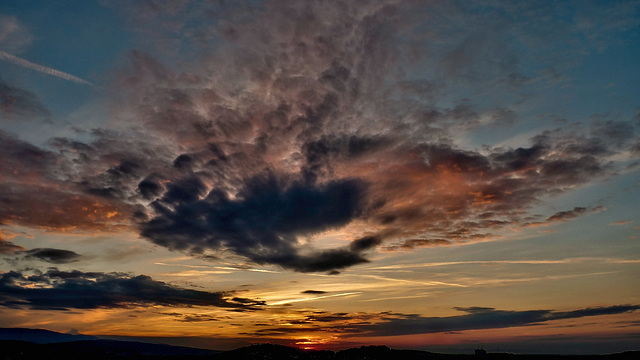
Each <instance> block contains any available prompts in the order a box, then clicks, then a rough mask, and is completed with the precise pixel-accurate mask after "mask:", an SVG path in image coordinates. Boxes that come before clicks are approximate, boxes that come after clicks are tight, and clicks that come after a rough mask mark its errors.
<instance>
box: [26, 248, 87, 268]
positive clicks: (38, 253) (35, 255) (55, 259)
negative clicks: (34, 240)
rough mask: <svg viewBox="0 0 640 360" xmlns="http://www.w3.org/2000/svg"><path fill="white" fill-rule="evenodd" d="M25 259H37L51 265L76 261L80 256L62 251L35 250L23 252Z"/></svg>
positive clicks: (49, 249)
mask: <svg viewBox="0 0 640 360" xmlns="http://www.w3.org/2000/svg"><path fill="white" fill-rule="evenodd" d="M24 257H25V258H27V259H38V260H41V261H46V262H48V263H52V264H68V263H72V262H75V261H78V260H79V259H80V258H81V257H82V255H80V254H78V253H76V252H74V251H70V250H62V249H51V248H36V249H31V250H27V251H25V252H24Z"/></svg>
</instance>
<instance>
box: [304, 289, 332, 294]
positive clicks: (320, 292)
mask: <svg viewBox="0 0 640 360" xmlns="http://www.w3.org/2000/svg"><path fill="white" fill-rule="evenodd" d="M326 293H327V292H326V291H322V290H305V291H303V292H302V293H301V294H311V295H322V294H326Z"/></svg>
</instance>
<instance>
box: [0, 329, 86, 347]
mask: <svg viewBox="0 0 640 360" xmlns="http://www.w3.org/2000/svg"><path fill="white" fill-rule="evenodd" d="M0 340H17V341H28V342H31V343H36V344H50V343H60V342H68V341H79V340H98V338H97V337H95V336H89V335H72V334H62V333H59V332H55V331H49V330H42V329H24V328H0Z"/></svg>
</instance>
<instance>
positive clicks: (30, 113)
mask: <svg viewBox="0 0 640 360" xmlns="http://www.w3.org/2000/svg"><path fill="white" fill-rule="evenodd" d="M0 114H2V118H3V119H6V120H30V119H33V118H43V117H45V118H46V117H48V116H49V115H50V114H49V111H48V110H47V108H46V107H45V106H44V105H43V104H42V103H41V102H40V99H38V97H37V96H36V95H35V94H33V93H32V92H29V91H27V90H23V89H20V88H18V87H15V86H12V85H10V84H8V83H7V82H5V81H4V80H3V79H2V77H0Z"/></svg>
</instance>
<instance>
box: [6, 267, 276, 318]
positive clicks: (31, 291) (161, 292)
mask: <svg viewBox="0 0 640 360" xmlns="http://www.w3.org/2000/svg"><path fill="white" fill-rule="evenodd" d="M151 305H160V306H216V307H222V308H229V309H233V310H241V311H248V310H258V309H260V307H261V306H262V305H265V304H264V302H262V301H258V300H252V299H245V298H239V297H234V296H233V292H207V291H200V290H192V289H181V288H178V287H175V286H172V285H169V284H166V283H164V282H161V281H155V280H153V279H151V278H150V277H149V276H145V275H138V276H131V275H128V274H123V273H103V272H81V271H78V270H73V271H61V270H58V269H56V268H52V269H49V270H48V271H47V272H45V273H36V274H33V275H27V274H23V273H21V272H17V271H9V272H6V273H3V274H1V275H0V306H4V307H7V308H29V309H33V310H68V309H97V308H128V307H135V306H151Z"/></svg>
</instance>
